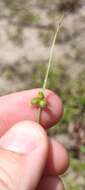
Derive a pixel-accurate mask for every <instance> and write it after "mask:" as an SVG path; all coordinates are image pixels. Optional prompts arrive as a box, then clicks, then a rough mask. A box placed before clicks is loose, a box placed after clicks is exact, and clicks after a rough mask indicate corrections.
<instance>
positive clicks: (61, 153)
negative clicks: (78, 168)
mask: <svg viewBox="0 0 85 190" xmlns="http://www.w3.org/2000/svg"><path fill="white" fill-rule="evenodd" d="M68 166H69V157H68V153H67V151H66V150H65V148H64V146H63V145H62V144H61V143H59V142H57V141H56V140H54V139H53V138H49V151H48V158H47V164H46V169H45V174H46V175H61V174H63V173H64V172H65V171H66V170H67V168H68Z"/></svg>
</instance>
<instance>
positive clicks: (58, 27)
mask: <svg viewBox="0 0 85 190" xmlns="http://www.w3.org/2000/svg"><path fill="white" fill-rule="evenodd" d="M63 18H64V15H63V16H62V17H61V18H60V20H59V23H58V26H57V30H56V33H55V35H54V38H53V42H52V46H51V49H50V57H49V63H48V68H47V71H46V75H45V79H44V83H43V91H44V90H45V89H46V85H47V79H48V75H49V70H50V67H51V63H52V56H53V49H54V45H55V41H56V38H57V36H58V33H59V31H60V28H61V25H62V21H63Z"/></svg>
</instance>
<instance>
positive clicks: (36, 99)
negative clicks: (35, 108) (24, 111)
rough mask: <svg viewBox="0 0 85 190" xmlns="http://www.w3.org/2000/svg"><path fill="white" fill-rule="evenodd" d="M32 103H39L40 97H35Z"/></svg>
mask: <svg viewBox="0 0 85 190" xmlns="http://www.w3.org/2000/svg"><path fill="white" fill-rule="evenodd" d="M31 103H32V104H33V105H38V104H39V99H38V98H33V99H32V101H31Z"/></svg>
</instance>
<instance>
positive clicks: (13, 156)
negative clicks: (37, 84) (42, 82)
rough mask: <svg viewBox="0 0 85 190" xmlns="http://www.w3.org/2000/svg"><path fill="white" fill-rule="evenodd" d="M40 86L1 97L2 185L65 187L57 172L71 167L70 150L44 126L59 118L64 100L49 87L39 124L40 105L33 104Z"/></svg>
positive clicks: (25, 189) (31, 189)
mask: <svg viewBox="0 0 85 190" xmlns="http://www.w3.org/2000/svg"><path fill="white" fill-rule="evenodd" d="M39 90H40V89H33V90H29V91H23V92H18V93H15V94H10V95H7V96H3V97H1V98H0V137H1V139H0V189H4V190H17V189H19V190H35V189H37V190H45V189H49V190H51V189H52V190H63V189H64V187H63V184H62V183H61V181H60V180H59V177H58V176H59V175H60V174H63V173H64V172H65V171H66V169H67V168H68V165H69V159H68V154H67V152H66V150H65V149H64V147H63V145H62V144H60V143H59V142H57V141H55V140H54V139H53V138H49V137H48V136H47V134H46V131H45V130H44V128H49V127H51V126H52V125H54V124H55V123H57V122H58V121H59V119H60V118H61V116H62V113H63V107H62V103H61V100H60V98H59V97H58V96H57V95H55V94H54V93H53V92H51V91H49V90H46V91H45V96H46V99H47V103H48V107H47V108H45V109H44V110H42V112H41V118H40V125H39V124H38V123H37V122H36V121H37V112H38V108H36V106H33V105H32V104H31V100H32V98H34V97H35V96H37V94H38V92H39ZM62 158H63V159H62Z"/></svg>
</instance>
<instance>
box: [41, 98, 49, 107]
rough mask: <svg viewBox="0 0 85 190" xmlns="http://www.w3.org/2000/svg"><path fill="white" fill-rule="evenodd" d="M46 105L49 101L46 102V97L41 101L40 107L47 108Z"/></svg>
mask: <svg viewBox="0 0 85 190" xmlns="http://www.w3.org/2000/svg"><path fill="white" fill-rule="evenodd" d="M46 105H47V103H46V100H45V99H43V100H40V101H39V107H40V108H45V107H46Z"/></svg>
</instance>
